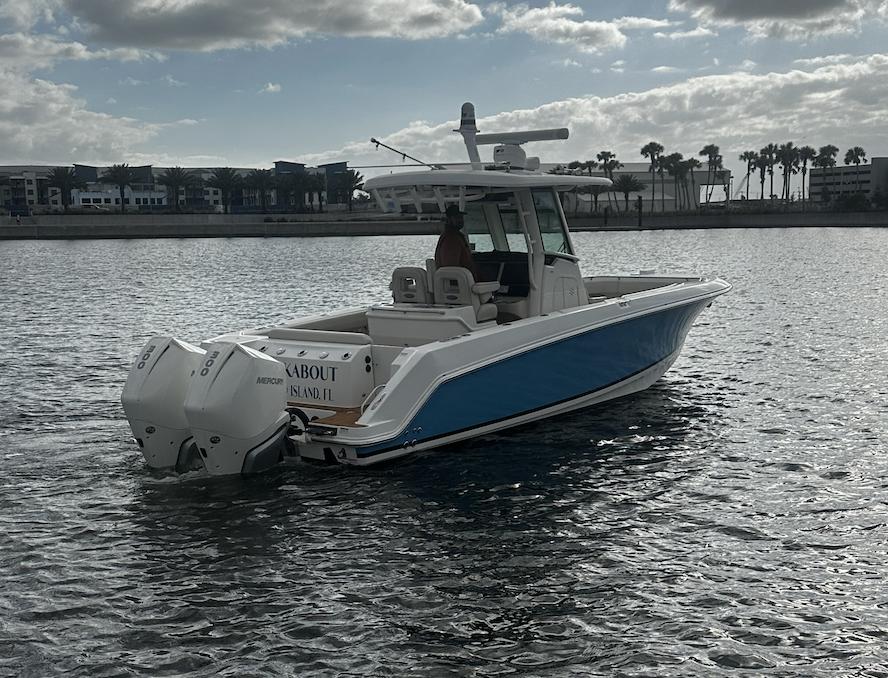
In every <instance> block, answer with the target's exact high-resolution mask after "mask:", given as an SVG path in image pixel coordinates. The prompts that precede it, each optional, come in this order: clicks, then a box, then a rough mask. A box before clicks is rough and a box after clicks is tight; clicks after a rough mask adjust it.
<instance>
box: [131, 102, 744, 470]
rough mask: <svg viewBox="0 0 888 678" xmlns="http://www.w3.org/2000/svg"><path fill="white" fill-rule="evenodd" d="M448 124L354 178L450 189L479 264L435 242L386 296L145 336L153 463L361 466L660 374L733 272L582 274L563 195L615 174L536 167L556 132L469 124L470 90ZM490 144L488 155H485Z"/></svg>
mask: <svg viewBox="0 0 888 678" xmlns="http://www.w3.org/2000/svg"><path fill="white" fill-rule="evenodd" d="M456 131H458V132H459V133H461V134H462V136H463V139H464V142H465V145H466V148H467V151H468V156H469V162H467V163H464V165H463V166H458V167H453V166H431V167H430V168H428V169H421V170H411V171H405V172H399V173H392V174H386V175H382V176H377V177H374V178H372V179H370V180H368V181H367V182H366V184H365V190H367V191H368V192H369V193H371V195H372V196H373V197H374V198H375V200H376V201H377V203H378V204H379V206H380V207H381V208H382V209H383V210H384V211H398V212H400V211H404V210H408V211H415V212H416V213H417V214H420V215H426V214H428V213H429V212H441V213H443V212H445V211H446V209H447V207H448V206H450V205H457V206H458V207H459V211H460V212H462V213H464V215H465V216H464V221H465V236H466V238H467V240H468V243H469V246H470V248H471V253H472V257H473V260H474V265H475V270H476V271H477V273H478V278H479V279H478V280H476V279H475V277H474V275H473V274H472V272H471V271H469V270H468V269H467V268H461V267H455V266H441V267H437V266H436V265H435V261H434V260H433V259H432V260H428V261H426V262H424V263H425V265H421V263H422V262H404V265H403V266H399V267H398V268H396V269H395V270H394V271H393V272H392V276H391V290H392V298H391V300H386V301H381V302H380V303H376V304H373V305H370V306H361V307H357V308H346V309H341V310H330V311H325V312H321V313H318V314H315V315H310V316H307V317H300V318H295V319H293V320H290V321H288V322H284V323H281V324H277V325H273V326H268V327H255V328H250V329H246V330H241V331H236V332H229V333H226V334H222V335H220V336H217V337H214V338H211V339H207V340H205V341H202V342H200V343H199V344H191V343H188V342H185V341H182V340H180V339H176V338H173V337H170V336H155V337H152V338H151V339H150V340H149V341H148V342H147V344H146V345H145V346H144V347H143V348H142V350H141V351H140V352H139V354H138V356H137V358H136V360H135V361H134V363H133V366H132V368H131V370H130V373H129V376H128V378H127V381H126V385H125V387H124V390H123V395H122V402H123V408H124V411H125V413H126V416H127V418H128V420H129V423H130V426H131V428H132V431H133V435H134V437H135V439H136V442H137V444H138V446H139V448H141V451H142V454H143V455H144V457H145V460H146V461H147V463H148V465H149V466H150V467H153V468H178V469H180V470H181V469H184V468H193V467H194V466H203V467H205V469H206V471H207V472H208V473H209V474H212V475H230V474H240V473H244V474H249V473H256V472H260V471H263V470H265V469H268V468H270V467H273V466H275V465H277V464H279V463H281V462H282V461H285V460H288V459H305V460H318V461H326V462H332V463H341V464H348V465H355V466H366V465H370V464H377V463H380V462H386V461H390V460H393V459H397V458H399V457H403V456H405V455H409V454H413V453H415V452H418V451H420V450H428V449H431V448H437V447H441V446H444V445H448V444H451V443H457V442H459V441H463V440H466V439H468V438H473V437H476V436H482V435H485V434H489V433H491V432H494V431H499V430H502V429H507V428H512V427H516V426H520V425H522V424H527V423H529V422H533V421H537V420H540V419H544V418H547V417H555V416H558V415H562V414H564V413H566V412H572V411H574V410H579V409H581V408H586V407H589V406H592V405H595V404H597V403H601V402H603V401H606V400H611V399H614V398H619V397H623V396H627V395H629V394H631V393H634V392H637V391H640V390H642V389H645V388H647V387H649V386H650V385H651V384H653V383H654V382H656V381H657V380H658V379H659V378H660V377H661V376H663V374H664V373H665V372H666V371H667V370H668V369H669V368H670V366H671V365H672V364H673V363H674V362H675V360H676V358H677V357H678V355H679V352H680V351H681V348H682V345H683V343H684V340H685V337H686V336H687V334H688V331H689V330H690V328H691V325H692V324H693V322H694V320H695V319H696V318H697V316H698V315H699V314H700V313H701V312H702V311H703V310H704V309H705V308H707V307H708V306H709V305H710V304H711V303H712V301H713V299H715V298H716V297H718V296H719V295H721V294H724V293H725V292H727V291H729V290H730V288H731V286H730V285H729V284H728V283H727V282H725V281H723V280H721V279H718V278H712V279H710V278H705V277H686V276H661V275H651V274H638V275H616V276H592V277H584V276H583V274H582V272H581V269H580V261H579V258H578V257H577V255H576V250H575V248H574V245H573V242H572V240H571V234H570V231H569V230H568V225H567V220H566V218H565V215H564V210H563V209H562V204H561V200H560V194H562V193H564V192H568V191H573V190H577V189H581V190H582V189H589V188H594V189H595V190H607V188H608V187H609V186H610V181H609V180H608V179H606V178H604V177H592V176H577V175H574V174H562V173H551V172H543V171H542V170H541V167H540V162H539V160H538V159H537V158H532V157H527V156H526V153H525V152H524V149H523V148H522V146H523V145H524V144H525V143H528V142H536V141H545V140H557V139H565V138H567V136H568V131H567V130H566V129H554V130H534V131H529V132H508V133H503V134H479V133H478V129H477V126H476V123H475V115H474V108H473V107H472V105H471V104H465V105H464V106H463V109H462V115H461V124H460V128H459V129H458V130H456ZM485 145H493V146H494V149H493V162H492V163H484V162H482V161H481V159H480V155H479V150H478V147H479V146H485ZM380 228H384V223H381V224H380ZM343 263H344V264H345V265H347V262H343Z"/></svg>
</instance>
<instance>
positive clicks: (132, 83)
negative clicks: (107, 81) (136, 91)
mask: <svg viewBox="0 0 888 678" xmlns="http://www.w3.org/2000/svg"><path fill="white" fill-rule="evenodd" d="M117 84H118V85H125V86H126V87H141V86H142V85H145V84H147V83H146V82H145V81H144V80H139V79H138V78H134V77H132V76H131V75H128V76H126V77H125V78H123V79H122V80H118V81H117Z"/></svg>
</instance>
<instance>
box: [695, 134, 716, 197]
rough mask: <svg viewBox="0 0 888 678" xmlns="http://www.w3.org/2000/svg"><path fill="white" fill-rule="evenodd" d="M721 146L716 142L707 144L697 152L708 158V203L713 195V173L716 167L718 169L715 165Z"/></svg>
mask: <svg viewBox="0 0 888 678" xmlns="http://www.w3.org/2000/svg"><path fill="white" fill-rule="evenodd" d="M718 154H719V148H718V146H716V145H715V144H706V145H705V146H704V147H703V148H701V149H700V152H699V153H697V155H699V156H700V157H703V158H706V204H707V205H708V204H709V200H710V198H711V197H712V181H713V178H712V175H713V173H714V172H715V170H716V169H718V168H717V167H716V165H715V159H716V158H717V157H718Z"/></svg>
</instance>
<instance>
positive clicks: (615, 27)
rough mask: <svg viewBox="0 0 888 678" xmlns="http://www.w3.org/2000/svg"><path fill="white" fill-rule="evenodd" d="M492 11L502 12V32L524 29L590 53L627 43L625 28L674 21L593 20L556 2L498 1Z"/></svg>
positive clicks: (540, 38)
mask: <svg viewBox="0 0 888 678" xmlns="http://www.w3.org/2000/svg"><path fill="white" fill-rule="evenodd" d="M489 11H490V12H492V13H497V14H499V15H500V16H501V18H502V24H501V26H500V28H499V32H501V33H525V34H527V35H529V36H530V37H531V38H533V39H534V40H537V41H538V42H551V43H555V44H560V45H570V46H571V47H574V48H576V49H579V50H582V51H584V52H589V53H591V54H597V53H600V52H604V51H606V50H610V49H619V48H621V47H624V46H625V45H626V42H627V38H626V35H625V34H624V33H623V31H624V30H651V29H655V28H665V27H667V26H670V25H671V22H670V21H668V20H665V19H648V18H645V17H622V18H620V19H615V20H613V21H590V20H588V19H583V18H582V17H583V10H582V8H580V7H577V6H576V5H570V4H565V5H559V4H556V3H555V2H550V3H549V4H548V5H546V6H545V7H530V6H529V5H527V4H524V3H521V4H518V5H511V6H507V5H506V4H505V3H495V4H493V5H490V7H489Z"/></svg>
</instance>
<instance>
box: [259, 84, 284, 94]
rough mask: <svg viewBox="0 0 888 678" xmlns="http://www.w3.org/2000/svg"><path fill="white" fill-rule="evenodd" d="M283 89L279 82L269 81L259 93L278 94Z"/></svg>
mask: <svg viewBox="0 0 888 678" xmlns="http://www.w3.org/2000/svg"><path fill="white" fill-rule="evenodd" d="M280 91H281V85H280V83H277V82H267V83H265V86H264V87H263V88H262V89H260V90H259V94H277V93H278V92H280Z"/></svg>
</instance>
